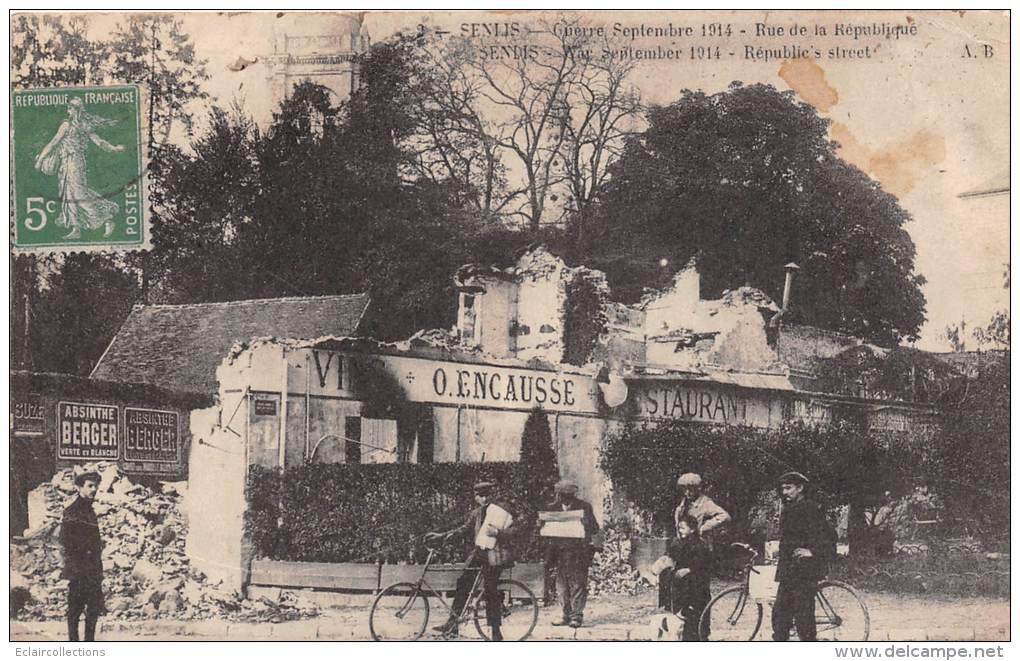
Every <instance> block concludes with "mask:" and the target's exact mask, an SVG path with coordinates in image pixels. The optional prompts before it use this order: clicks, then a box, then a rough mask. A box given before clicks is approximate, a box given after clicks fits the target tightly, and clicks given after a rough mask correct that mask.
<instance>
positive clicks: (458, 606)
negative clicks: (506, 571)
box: [453, 555, 503, 627]
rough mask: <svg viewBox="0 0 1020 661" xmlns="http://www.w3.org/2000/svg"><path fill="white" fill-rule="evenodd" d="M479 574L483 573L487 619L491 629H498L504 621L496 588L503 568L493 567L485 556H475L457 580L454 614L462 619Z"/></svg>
mask: <svg viewBox="0 0 1020 661" xmlns="http://www.w3.org/2000/svg"><path fill="white" fill-rule="evenodd" d="M478 572H481V573H482V581H483V589H484V590H485V619H486V620H487V621H488V623H489V626H490V627H498V626H500V624H501V623H502V621H503V605H502V603H500V596H499V591H498V590H497V589H496V587H497V585H498V584H499V577H500V574H502V573H503V568H502V567H493V566H491V565H490V564H489V563H488V561H487V560H486V558H485V557H484V556H481V557H479V556H478V555H473V556H472V557H471V559H470V560H468V562H467V564H466V565H465V568H464V572H463V573H462V574H461V575H460V578H458V579H457V588H456V592H455V593H454V595H453V612H454V614H456V615H457V617H460V615H461V611H463V610H464V605H465V604H467V599H468V595H469V593H470V592H471V586H473V585H474V584H475V577H476V576H477V575H478Z"/></svg>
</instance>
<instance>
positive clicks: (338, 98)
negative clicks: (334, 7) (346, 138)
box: [269, 12, 370, 106]
mask: <svg viewBox="0 0 1020 661" xmlns="http://www.w3.org/2000/svg"><path fill="white" fill-rule="evenodd" d="M361 21H362V16H361V15H358V14H341V13H336V12H288V13H286V14H283V15H282V16H280V17H279V18H278V19H276V21H275V22H274V31H275V40H274V44H275V46H274V52H273V54H272V56H271V57H270V58H269V65H270V66H269V79H270V80H269V82H270V89H271V90H272V93H273V101H274V106H275V105H276V104H278V103H280V102H281V101H283V100H284V99H285V98H287V97H288V96H290V93H291V90H292V89H293V88H294V86H295V85H297V84H298V83H301V82H303V81H305V80H308V81H311V82H313V83H316V84H318V85H322V86H324V87H326V88H328V89H330V90H331V91H332V92H333V98H332V100H333V104H334V105H338V104H339V103H340V102H342V101H346V100H347V99H349V98H350V97H351V93H352V92H354V90H356V89H357V86H358V69H357V63H356V58H357V56H359V55H361V54H362V53H364V52H365V51H367V50H368V47H369V45H370V39H369V36H368V33H367V32H366V31H365V30H364V29H363V28H362V24H361Z"/></svg>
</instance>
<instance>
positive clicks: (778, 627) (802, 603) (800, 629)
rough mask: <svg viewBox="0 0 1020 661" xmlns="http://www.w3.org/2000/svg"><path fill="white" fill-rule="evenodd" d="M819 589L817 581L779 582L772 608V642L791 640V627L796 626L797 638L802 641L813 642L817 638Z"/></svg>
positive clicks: (795, 580) (797, 579) (792, 580)
mask: <svg viewBox="0 0 1020 661" xmlns="http://www.w3.org/2000/svg"><path fill="white" fill-rule="evenodd" d="M817 587H818V582H817V581H813V580H809V579H803V578H784V579H783V580H781V581H780V582H779V591H778V593H777V594H776V602H775V604H773V606H772V640H778V641H785V640H789V639H790V627H791V626H796V628H797V636H798V637H799V638H800V639H801V640H804V641H812V640H815V639H816V638H817V635H818V632H817V627H816V624H815V589H816V588H817Z"/></svg>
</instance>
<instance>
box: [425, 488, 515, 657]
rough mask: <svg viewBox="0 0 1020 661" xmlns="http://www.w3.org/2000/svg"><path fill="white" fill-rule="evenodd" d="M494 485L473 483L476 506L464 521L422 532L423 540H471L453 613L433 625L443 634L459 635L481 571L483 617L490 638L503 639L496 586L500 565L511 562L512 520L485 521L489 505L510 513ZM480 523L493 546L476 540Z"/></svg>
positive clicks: (501, 566) (454, 600) (454, 599)
mask: <svg viewBox="0 0 1020 661" xmlns="http://www.w3.org/2000/svg"><path fill="white" fill-rule="evenodd" d="M495 486H496V485H494V484H493V483H492V482H479V483H477V484H475V486H474V497H475V503H476V504H477V505H478V507H476V508H475V509H473V510H471V513H470V514H468V516H467V519H466V520H465V521H464V523H462V524H461V525H459V526H457V527H456V528H453V529H452V530H447V531H446V532H430V533H428V534H426V535H425V539H426V540H435V539H442V540H443V541H444V542H445V541H449V540H451V539H456V538H470V540H471V550H470V551H468V554H467V558H466V559H465V560H464V572H463V573H462V574H461V575H460V577H459V578H458V579H457V587H456V591H455V592H454V596H453V608H452V613H451V614H450V617H449V619H447V621H446V623H445V624H442V625H440V626H438V627H434V629H435V630H436V631H438V632H440V633H442V634H443V635H446V636H451V637H453V636H456V635H457V634H458V619H459V616H460V615H461V612H462V611H463V610H464V606H465V604H467V599H468V595H469V593H470V592H471V587H472V586H473V585H474V583H475V576H476V575H477V572H481V574H482V580H483V582H484V583H483V586H484V590H485V618H486V621H487V622H488V624H489V627H490V628H491V636H490V637H491V638H492V640H494V641H501V640H503V633H502V631H501V627H502V617H503V612H502V608H501V604H500V597H499V591H498V590H497V589H496V587H497V585H498V584H499V577H500V574H502V573H503V568H504V567H507V566H509V565H510V564H512V563H513V558H512V555H511V549H510V540H511V538H512V536H513V534H514V522H513V521H512V520H511V522H510V524H509V525H508V526H506V527H503V528H496V527H495V526H494V525H493V524H491V523H486V516H487V515H488V514H491V512H489V508H490V506H495V507H497V508H500V509H501V510H502V511H503V512H506V513H509V512H510V506H509V505H507V504H506V503H504V502H502V501H499V500H495V499H494V498H493V493H494V491H495ZM483 526H485V527H486V530H485V534H486V536H488V537H491V538H494V539H495V545H494V546H493V548H490V549H484V548H481V547H480V546H478V545H477V543H476V542H477V541H478V539H479V533H480V532H482V528H483Z"/></svg>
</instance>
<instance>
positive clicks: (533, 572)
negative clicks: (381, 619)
mask: <svg viewBox="0 0 1020 661" xmlns="http://www.w3.org/2000/svg"><path fill="white" fill-rule="evenodd" d="M422 567H423V565H380V564H375V563H371V564H368V563H353V562H342V563H328V562H283V561H280V560H253V561H252V563H251V581H250V584H249V585H250V587H251V588H253V589H258V588H266V587H271V588H292V589H294V588H297V589H312V590H335V591H338V592H364V591H371V592H378V591H379V590H382V589H383V588H385V587H386V586H388V585H392V584H394V583H401V582H409V583H414V582H416V581H417V580H418V578H419V577H421V572H422ZM463 570H464V565H463V564H453V565H451V564H445V565H432V566H430V567H429V570H428V573H427V574H426V575H425V580H426V581H428V584H429V585H430V586H432V588H433V589H434V590H436V591H438V592H450V591H452V590H453V589H454V587H455V586H456V583H457V577H458V576H460V574H461V572H462V571H463ZM502 577H503V578H506V579H513V580H515V581H520V582H521V583H523V584H524V585H526V586H527V587H528V588H530V589H531V591H532V592H533V593H535V596H536V597H539V598H541V596H542V592H543V586H544V583H543V581H544V578H543V577H544V571H543V568H542V565H541V564H540V563H522V564H517V565H514V566H513V567H509V568H507V569H505V570H503V575H502Z"/></svg>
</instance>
